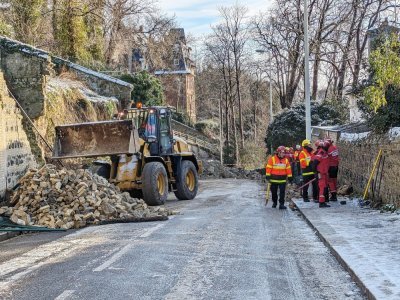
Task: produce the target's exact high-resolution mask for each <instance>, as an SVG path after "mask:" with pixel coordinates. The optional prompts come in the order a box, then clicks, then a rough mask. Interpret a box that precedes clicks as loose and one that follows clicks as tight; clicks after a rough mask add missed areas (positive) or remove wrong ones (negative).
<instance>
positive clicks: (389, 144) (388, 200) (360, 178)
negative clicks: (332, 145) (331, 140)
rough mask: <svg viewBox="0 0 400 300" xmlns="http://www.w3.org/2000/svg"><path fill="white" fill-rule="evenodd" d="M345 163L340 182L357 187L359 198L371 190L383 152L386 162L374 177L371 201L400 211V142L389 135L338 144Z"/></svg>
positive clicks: (371, 136)
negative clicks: (398, 208) (379, 156)
mask: <svg viewBox="0 0 400 300" xmlns="http://www.w3.org/2000/svg"><path fill="white" fill-rule="evenodd" d="M338 147H339V151H340V156H341V161H340V170H339V182H340V183H341V184H349V183H351V184H352V185H353V188H354V190H355V191H356V192H358V193H359V194H362V193H363V192H364V190H365V187H366V186H367V183H368V179H369V176H370V174H371V172H372V169H373V166H374V163H375V160H376V158H377V155H378V153H379V149H382V159H381V160H380V161H379V163H378V164H377V168H376V170H375V172H374V175H373V177H372V181H371V185H370V188H369V191H368V194H369V198H370V199H372V200H373V201H374V202H375V203H376V204H377V205H378V204H393V205H395V206H396V207H400V187H399V178H400V140H399V139H395V138H389V137H388V136H387V135H385V136H378V135H369V136H368V137H367V138H363V139H359V140H355V141H340V140H339V142H338Z"/></svg>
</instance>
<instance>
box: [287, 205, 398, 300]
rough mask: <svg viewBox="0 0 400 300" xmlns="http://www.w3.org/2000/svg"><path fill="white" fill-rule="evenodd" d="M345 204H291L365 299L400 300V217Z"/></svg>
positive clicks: (395, 214)
mask: <svg viewBox="0 0 400 300" xmlns="http://www.w3.org/2000/svg"><path fill="white" fill-rule="evenodd" d="M340 200H344V199H339V201H340ZM346 200H347V204H346V205H341V204H340V203H339V202H331V203H329V204H330V205H331V207H330V208H319V207H318V204H316V203H312V202H311V203H305V202H303V201H302V200H300V199H299V200H295V201H294V202H295V204H296V206H297V208H298V209H299V211H300V212H301V213H302V215H303V216H304V217H305V219H306V220H307V222H308V223H309V224H310V226H311V227H312V228H314V229H315V231H316V233H317V235H318V236H319V237H320V238H321V240H322V241H323V242H324V243H325V244H326V245H327V246H328V247H329V248H330V250H331V252H332V253H333V254H334V255H335V256H336V258H337V259H338V260H339V262H340V263H341V264H342V265H343V267H344V268H346V269H347V271H348V272H349V273H350V274H351V275H352V277H353V279H354V280H355V281H356V282H357V283H358V284H359V285H360V287H361V288H362V289H364V291H365V292H366V294H367V296H368V298H370V299H387V300H389V299H400V255H399V253H400V214H398V213H389V212H384V213H380V212H379V211H378V210H373V209H370V208H362V207H360V205H359V200H358V199H353V200H350V199H346Z"/></svg>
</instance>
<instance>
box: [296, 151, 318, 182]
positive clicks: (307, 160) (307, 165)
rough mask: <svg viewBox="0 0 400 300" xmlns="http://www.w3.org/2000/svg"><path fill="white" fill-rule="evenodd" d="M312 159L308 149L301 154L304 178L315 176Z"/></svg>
mask: <svg viewBox="0 0 400 300" xmlns="http://www.w3.org/2000/svg"><path fill="white" fill-rule="evenodd" d="M311 158H312V154H311V153H309V152H308V151H307V149H303V150H302V151H301V152H300V154H299V160H300V167H301V174H302V175H303V176H307V175H313V174H315V172H314V171H313V168H312V163H311Z"/></svg>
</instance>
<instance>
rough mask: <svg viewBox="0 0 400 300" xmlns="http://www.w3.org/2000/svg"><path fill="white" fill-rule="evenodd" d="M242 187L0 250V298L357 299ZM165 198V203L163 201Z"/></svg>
mask: <svg viewBox="0 0 400 300" xmlns="http://www.w3.org/2000/svg"><path fill="white" fill-rule="evenodd" d="M264 197H265V195H264V192H263V188H262V186H260V185H259V184H258V183H257V182H255V181H247V180H209V181H202V182H201V189H200V192H199V195H198V197H196V199H194V200H192V201H180V202H178V201H176V200H169V201H168V204H167V206H169V207H172V208H174V209H179V210H180V212H181V214H180V215H177V216H174V217H173V218H171V219H170V220H168V221H164V222H150V223H131V224H112V225H104V226H94V227H88V228H85V229H82V230H78V231H72V232H68V233H67V234H65V233H64V234H60V233H55V234H49V233H46V234H44V233H41V234H33V235H24V236H19V237H17V238H14V239H11V240H7V241H5V242H2V243H0V299H57V300H61V299H296V300H297V299H307V300H309V299H364V298H363V296H362V294H361V293H360V291H359V289H358V288H357V287H356V285H355V284H354V283H353V282H352V281H351V278H350V276H349V275H348V274H347V273H346V272H345V271H344V270H343V269H342V268H341V266H340V265H339V264H338V263H337V261H336V260H335V259H334V257H333V256H332V255H331V254H330V253H329V251H328V250H327V249H326V248H325V246H324V245H323V244H322V242H320V241H319V240H318V238H317V237H316V236H315V234H314V232H313V231H312V230H311V229H310V228H309V227H308V226H307V224H306V223H305V221H304V220H303V219H302V218H301V217H300V216H299V215H298V214H297V213H296V212H295V211H291V210H289V209H288V210H286V211H282V210H277V209H272V208H271V207H270V206H271V204H269V205H268V207H265V205H264V203H263V202H264ZM171 199H173V198H172V197H171Z"/></svg>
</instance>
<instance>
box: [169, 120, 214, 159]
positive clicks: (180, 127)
mask: <svg viewBox="0 0 400 300" xmlns="http://www.w3.org/2000/svg"><path fill="white" fill-rule="evenodd" d="M172 129H173V131H174V135H176V136H178V137H181V138H183V139H184V140H185V141H186V142H187V143H188V144H190V145H194V146H198V147H200V148H203V149H205V150H208V151H210V152H211V153H213V154H216V155H219V144H217V143H214V142H213V141H211V140H210V138H208V137H207V136H206V135H204V134H202V133H200V132H199V131H197V130H196V129H194V128H193V127H190V126H187V125H185V124H183V123H180V122H178V121H176V120H172Z"/></svg>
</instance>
